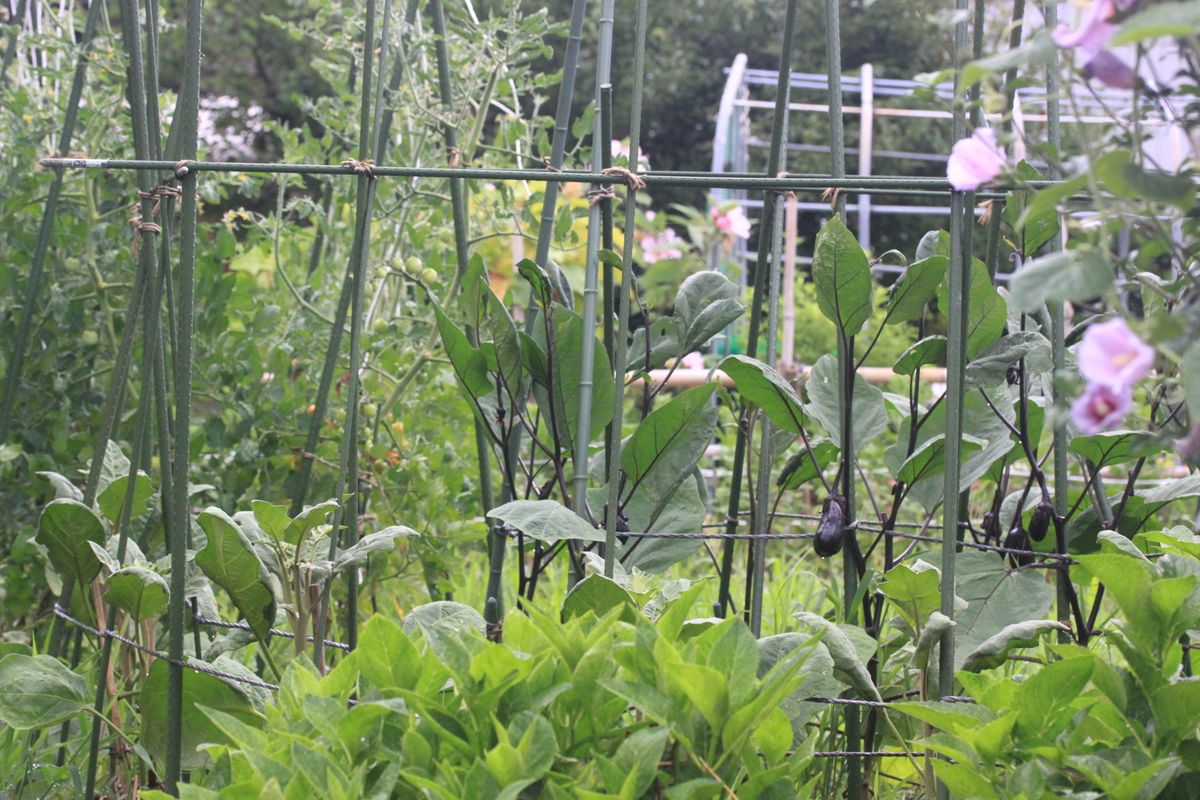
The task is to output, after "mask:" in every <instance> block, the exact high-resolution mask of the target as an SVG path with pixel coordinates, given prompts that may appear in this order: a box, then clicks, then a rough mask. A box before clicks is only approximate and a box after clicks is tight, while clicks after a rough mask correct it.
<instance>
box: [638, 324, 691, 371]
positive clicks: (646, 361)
mask: <svg viewBox="0 0 1200 800" xmlns="http://www.w3.org/2000/svg"><path fill="white" fill-rule="evenodd" d="M684 336H685V332H684V328H683V321H682V320H680V319H678V318H676V317H659V318H658V319H655V320H651V321H650V324H649V325H648V326H646V327H644V328H638V329H637V330H636V331H634V332H633V337H632V338H631V339H630V341H629V349H628V350H627V351H626V357H625V369H626V370H642V369H658V368H659V367H661V366H663V365H664V364H666V363H667V361H668V360H669V359H672V358H677V357H679V356H682V355H683V354H684V353H685V352H686V351H685V350H684V349H683V338H684ZM646 337H649V338H650V343H649V348H650V349H649V352H647V350H646V347H647V344H646Z"/></svg>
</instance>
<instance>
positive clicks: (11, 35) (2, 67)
mask: <svg viewBox="0 0 1200 800" xmlns="http://www.w3.org/2000/svg"><path fill="white" fill-rule="evenodd" d="M97 5H98V3H97ZM28 8H29V0H17V14H16V17H14V19H15V20H16V22H15V23H14V24H13V27H12V30H11V31H9V32H8V44H7V45H6V46H5V48H4V62H3V63H0V86H3V85H4V79H5V78H6V77H8V68H9V67H10V66H12V62H13V58H15V57H16V55H17V37H18V36H19V35H20V32H21V24H22V22H23V20H24V19H25V11H26V9H28ZM89 10H90V9H89Z"/></svg>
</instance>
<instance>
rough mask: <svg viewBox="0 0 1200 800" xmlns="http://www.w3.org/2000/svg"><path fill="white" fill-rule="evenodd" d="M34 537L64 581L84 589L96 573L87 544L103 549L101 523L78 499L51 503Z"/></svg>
mask: <svg viewBox="0 0 1200 800" xmlns="http://www.w3.org/2000/svg"><path fill="white" fill-rule="evenodd" d="M35 538H36V540H37V542H38V543H39V544H41V545H42V546H43V547H45V548H46V553H47V555H48V557H49V558H50V563H51V564H53V565H54V569H55V570H57V571H58V574H60V575H62V576H63V577H64V578H69V579H71V580H74V581H76V582H77V583H79V584H82V585H85V586H86V585H87V584H89V583H91V581H92V579H93V578H95V577H96V576H97V575H99V574H100V560H99V559H98V558H96V554H95V553H93V552H92V547H91V544H90V543H91V542H95V543H96V544H98V545H100V546H101V547H103V546H104V523H103V522H101V521H100V518H99V517H97V516H96V512H94V511H92V510H91V509H90V508H88V507H87V506H85V505H84V504H83V503H81V502H79V501H78V500H68V499H66V498H62V499H59V500H51V501H50V502H49V503H48V504H47V505H46V507H45V508H44V509H43V510H42V516H41V518H40V519H39V520H38V532H37V536H36V537H35Z"/></svg>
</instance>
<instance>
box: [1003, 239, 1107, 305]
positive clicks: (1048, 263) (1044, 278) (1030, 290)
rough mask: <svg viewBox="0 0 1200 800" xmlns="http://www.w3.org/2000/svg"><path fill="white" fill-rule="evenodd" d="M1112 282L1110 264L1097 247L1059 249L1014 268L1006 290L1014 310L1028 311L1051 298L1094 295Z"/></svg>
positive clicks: (1049, 300) (1080, 297) (1059, 299)
mask: <svg viewBox="0 0 1200 800" xmlns="http://www.w3.org/2000/svg"><path fill="white" fill-rule="evenodd" d="M1112 282H1113V270H1112V267H1111V266H1110V265H1109V263H1108V262H1107V261H1105V259H1104V257H1103V256H1102V255H1100V253H1098V252H1097V251H1095V250H1092V249H1078V250H1062V251H1059V252H1057V253H1051V254H1050V255H1047V256H1043V257H1041V258H1039V259H1037V260H1035V261H1031V262H1029V263H1028V264H1026V265H1025V266H1024V267H1022V268H1021V269H1020V270H1018V271H1017V272H1016V273H1015V274H1014V275H1013V278H1012V282H1011V283H1010V284H1009V293H1010V297H1011V300H1012V304H1013V308H1014V309H1015V310H1017V311H1026V312H1029V311H1036V310H1037V309H1039V308H1041V306H1042V304H1043V303H1047V302H1051V301H1062V300H1065V301H1078V300H1087V299H1089V298H1092V297H1098V296H1100V295H1102V294H1104V293H1105V292H1106V291H1108V289H1109V287H1110V286H1112Z"/></svg>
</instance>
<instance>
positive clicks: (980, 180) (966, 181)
mask: <svg viewBox="0 0 1200 800" xmlns="http://www.w3.org/2000/svg"><path fill="white" fill-rule="evenodd" d="M1005 164H1006V162H1005V160H1004V151H1003V150H1002V149H1001V148H1000V146H999V145H998V144H996V133H995V132H994V131H993V130H992V129H991V128H976V129H975V133H973V134H971V136H970V137H968V138H966V139H959V140H958V141H957V142H955V144H954V147H953V149H951V150H950V159H949V161H947V162H946V179H947V180H949V181H950V185H951V186H953V187H954V188H955V189H957V190H958V191H960V192H972V191H974V190H976V189H978V188H979V187H980V186H982V185H983V184H985V183H988V182H990V181H994V180H995V179H996V178H997V177H999V175H1000V173H1001V172H1003V171H1004V167H1005Z"/></svg>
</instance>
